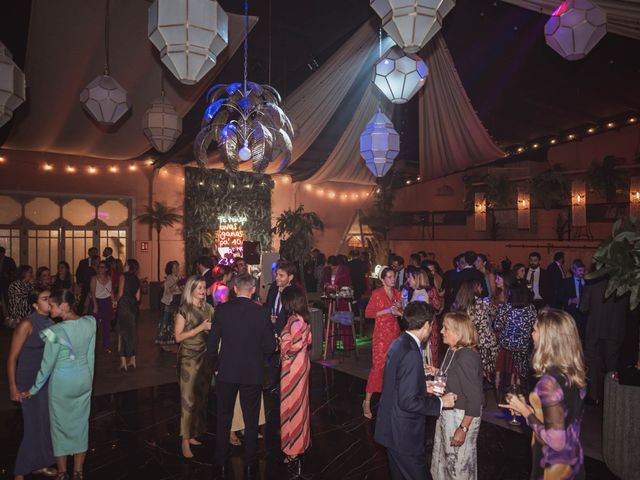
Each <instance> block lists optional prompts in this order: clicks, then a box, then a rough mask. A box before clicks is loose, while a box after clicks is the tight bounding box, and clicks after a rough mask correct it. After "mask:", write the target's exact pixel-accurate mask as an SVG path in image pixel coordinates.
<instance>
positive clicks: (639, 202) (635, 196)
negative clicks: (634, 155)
mask: <svg viewBox="0 0 640 480" xmlns="http://www.w3.org/2000/svg"><path fill="white" fill-rule="evenodd" d="M629 215H630V216H632V217H637V218H640V177H631V188H630V189H629Z"/></svg>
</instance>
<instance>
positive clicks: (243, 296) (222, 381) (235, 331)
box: [207, 274, 276, 469]
mask: <svg viewBox="0 0 640 480" xmlns="http://www.w3.org/2000/svg"><path fill="white" fill-rule="evenodd" d="M234 289H235V292H236V298H234V299H233V300H230V301H229V302H227V303H224V304H220V305H218V307H217V308H216V312H215V314H214V317H213V323H212V327H211V333H210V334H209V340H208V346H207V348H208V352H209V359H210V363H211V368H212V370H213V371H214V372H217V374H216V398H217V417H218V420H217V427H216V455H215V463H216V465H218V466H224V464H225V462H226V460H227V453H228V451H229V433H230V431H231V419H232V418H233V407H234V404H235V399H236V395H237V394H238V392H240V406H241V407H242V416H243V418H244V422H245V435H244V439H245V441H244V443H245V467H246V468H248V469H251V468H252V466H254V464H255V462H256V460H257V457H258V415H259V413H260V394H261V392H262V366H263V359H264V356H265V355H267V354H271V353H273V352H274V351H275V350H276V339H275V335H274V333H273V325H272V324H271V321H270V319H269V312H268V311H267V310H265V309H264V308H263V307H262V306H260V305H258V304H257V303H255V302H253V301H252V300H251V296H252V295H253V294H254V293H255V290H256V282H255V279H254V278H253V277H252V276H251V275H249V274H243V275H238V278H237V279H236V281H235V286H234ZM218 348H220V351H219V352H218Z"/></svg>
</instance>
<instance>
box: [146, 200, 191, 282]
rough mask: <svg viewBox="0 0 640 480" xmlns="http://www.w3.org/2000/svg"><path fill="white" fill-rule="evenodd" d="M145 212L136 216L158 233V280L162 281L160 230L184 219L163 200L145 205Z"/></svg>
mask: <svg viewBox="0 0 640 480" xmlns="http://www.w3.org/2000/svg"><path fill="white" fill-rule="evenodd" d="M144 210H145V212H144V213H143V214H141V215H138V217H136V220H137V221H138V222H140V223H142V224H143V225H149V226H150V227H151V228H154V229H155V230H156V233H157V234H158V235H157V237H156V239H157V242H158V282H159V281H160V232H161V231H162V229H163V228H170V227H173V225H174V224H176V223H178V222H179V221H181V220H182V215H179V214H177V213H175V209H174V208H171V207H169V206H168V205H166V204H164V203H162V202H154V203H153V205H145V207H144Z"/></svg>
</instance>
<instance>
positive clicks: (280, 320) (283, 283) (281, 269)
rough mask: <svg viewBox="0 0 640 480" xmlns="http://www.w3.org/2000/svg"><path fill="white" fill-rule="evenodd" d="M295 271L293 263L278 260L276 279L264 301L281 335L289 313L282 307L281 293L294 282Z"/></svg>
mask: <svg viewBox="0 0 640 480" xmlns="http://www.w3.org/2000/svg"><path fill="white" fill-rule="evenodd" d="M295 273H296V267H295V265H294V264H293V263H291V262H287V261H286V260H280V261H278V263H277V264H276V274H275V281H274V282H273V283H272V284H271V285H270V286H269V291H268V292H267V301H266V302H265V303H264V308H265V309H267V311H268V312H269V315H270V316H271V323H273V326H274V328H275V332H276V334H277V335H280V332H282V329H283V328H284V326H285V325H286V324H287V313H286V312H285V311H284V309H283V308H282V302H281V301H280V294H281V293H282V291H283V290H284V289H285V288H287V287H288V286H289V285H291V284H292V283H293V279H294V277H295Z"/></svg>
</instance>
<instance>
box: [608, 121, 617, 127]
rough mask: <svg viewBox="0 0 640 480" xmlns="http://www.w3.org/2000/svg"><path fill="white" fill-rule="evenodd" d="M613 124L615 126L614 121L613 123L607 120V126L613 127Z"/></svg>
mask: <svg viewBox="0 0 640 480" xmlns="http://www.w3.org/2000/svg"><path fill="white" fill-rule="evenodd" d="M615 126H616V124H615V123H613V122H609V123H607V128H613V127H615Z"/></svg>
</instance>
